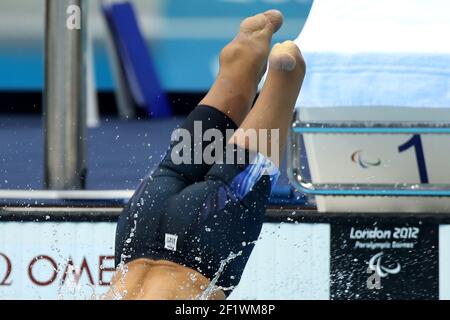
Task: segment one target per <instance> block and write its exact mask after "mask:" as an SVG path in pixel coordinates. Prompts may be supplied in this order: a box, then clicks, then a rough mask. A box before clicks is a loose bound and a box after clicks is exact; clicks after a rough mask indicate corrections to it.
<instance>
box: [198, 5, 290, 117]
mask: <svg viewBox="0 0 450 320" xmlns="http://www.w3.org/2000/svg"><path fill="white" fill-rule="evenodd" d="M282 24H283V15H282V14H281V12H279V11H277V10H269V11H266V12H264V13H260V14H258V15H256V16H253V17H249V18H247V19H245V20H244V21H242V23H241V26H240V30H239V33H238V34H237V36H236V37H235V38H234V39H233V40H232V41H231V42H230V43H229V44H228V45H226V46H225V47H224V48H223V50H222V51H221V53H220V69H219V74H218V76H217V79H216V81H215V82H214V84H213V86H212V87H211V90H210V91H209V92H208V94H207V95H206V97H205V98H204V99H203V100H202V101H201V102H200V104H207V105H210V106H213V107H215V108H217V109H219V110H220V111H222V112H224V113H226V114H228V116H230V117H231V119H232V120H234V121H235V122H236V124H237V125H239V124H240V123H241V122H242V120H243V119H244V118H245V116H246V115H247V113H248V111H249V110H250V108H251V106H252V103H253V101H254V99H255V96H256V91H257V86H258V83H259V82H260V81H261V78H262V76H263V75H264V72H265V70H266V65H267V59H268V56H269V51H270V44H271V41H272V36H273V34H274V33H275V32H277V31H278V30H279V29H280V27H281V25H282Z"/></svg>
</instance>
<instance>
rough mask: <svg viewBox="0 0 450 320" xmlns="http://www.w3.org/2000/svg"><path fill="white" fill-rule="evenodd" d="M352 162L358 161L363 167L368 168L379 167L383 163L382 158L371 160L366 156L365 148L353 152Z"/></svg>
mask: <svg viewBox="0 0 450 320" xmlns="http://www.w3.org/2000/svg"><path fill="white" fill-rule="evenodd" d="M351 159H352V162H354V163H356V164H357V165H359V166H360V167H361V168H363V169H368V168H370V167H378V166H380V165H381V159H377V160H369V159H366V158H365V157H364V154H363V150H358V151H355V152H353V153H352V156H351Z"/></svg>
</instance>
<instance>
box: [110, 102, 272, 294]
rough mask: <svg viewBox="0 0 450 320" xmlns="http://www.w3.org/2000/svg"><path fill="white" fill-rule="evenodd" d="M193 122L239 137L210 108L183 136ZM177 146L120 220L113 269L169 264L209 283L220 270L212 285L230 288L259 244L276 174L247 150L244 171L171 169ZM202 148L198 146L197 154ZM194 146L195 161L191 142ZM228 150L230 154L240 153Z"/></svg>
mask: <svg viewBox="0 0 450 320" xmlns="http://www.w3.org/2000/svg"><path fill="white" fill-rule="evenodd" d="M195 121H201V123H202V131H203V132H205V131H206V130H208V129H211V128H215V129H218V130H220V132H222V133H223V136H224V137H225V136H226V135H225V131H226V130H227V129H236V125H235V124H234V122H233V121H232V120H231V119H230V118H229V117H227V116H226V115H225V114H223V113H221V112H220V111H218V110H217V109H215V108H212V107H208V106H198V107H196V108H195V110H194V111H193V112H192V113H191V114H190V115H189V116H188V118H187V119H186V120H185V121H184V123H183V125H182V126H181V128H183V129H186V130H188V131H189V132H191V133H192V134H193V133H194V122H195ZM174 145H175V143H173V144H172V145H171V147H170V148H169V151H168V153H167V154H166V156H165V157H164V159H163V160H162V162H161V163H160V164H159V166H158V167H157V169H156V170H155V171H154V172H153V173H151V174H150V175H149V176H147V177H146V178H145V179H144V180H143V182H142V183H141V184H140V186H139V187H138V189H137V190H136V192H135V193H134V195H133V197H132V198H131V199H130V201H129V202H128V204H127V206H126V208H125V209H124V211H123V213H122V215H121V216H120V218H119V222H118V225H117V234H116V247H115V260H116V265H118V264H119V263H121V262H122V263H127V262H130V261H132V260H135V259H139V258H149V259H153V260H168V261H172V262H175V263H178V264H181V265H184V266H187V267H190V268H192V269H195V270H197V271H199V272H200V273H201V274H203V275H204V276H206V277H207V278H209V279H213V278H214V277H215V276H216V274H217V272H218V271H219V268H220V267H221V264H222V267H223V272H221V274H220V276H219V278H218V282H217V285H218V286H220V287H222V288H230V287H234V286H236V285H237V284H238V283H239V281H240V278H241V275H242V273H243V271H244V268H245V265H246V263H247V261H248V259H249V256H250V253H251V252H252V249H253V247H254V242H255V241H256V240H257V239H258V237H259V234H260V231H261V227H262V224H263V220H264V214H265V210H266V207H267V204H268V199H269V196H270V193H271V189H272V186H273V185H274V184H275V182H276V179H277V178H278V176H279V173H278V170H277V169H275V171H274V166H273V164H272V162H271V161H270V160H268V159H267V158H265V157H264V156H262V155H261V154H259V153H257V154H253V155H250V153H249V152H248V151H246V150H245V151H244V153H245V157H246V159H245V162H243V163H242V164H231V163H227V164H223V163H213V164H206V163H204V162H202V163H200V164H174V163H173V161H172V159H171V151H172V149H173V148H174ZM207 145H208V143H207V142H203V143H202V148H201V149H200V151H201V152H202V151H204V149H205V147H206V146H207ZM191 146H192V148H191V149H192V159H193V158H194V156H195V155H194V149H195V148H194V147H195V146H194V142H193V141H192V145H191ZM226 146H227V145H226V144H225V147H226ZM228 147H230V145H228ZM231 147H232V148H233V151H234V152H235V154H239V152H240V151H242V150H241V149H239V148H238V147H236V146H234V145H232V146H231ZM234 162H238V161H234ZM268 169H270V170H268ZM268 172H271V174H268ZM236 255H237V256H236ZM227 260H229V261H227ZM229 292H230V290H228V291H226V293H227V294H228V293H229Z"/></svg>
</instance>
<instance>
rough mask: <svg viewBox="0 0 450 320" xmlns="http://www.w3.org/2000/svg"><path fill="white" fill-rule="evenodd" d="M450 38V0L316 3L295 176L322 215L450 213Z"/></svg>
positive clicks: (307, 44) (305, 41)
mask: <svg viewBox="0 0 450 320" xmlns="http://www.w3.org/2000/svg"><path fill="white" fill-rule="evenodd" d="M448 34H450V2H449V1H447V0H396V1H391V0H377V1H373V0H315V1H314V4H313V7H312V9H311V13H310V15H309V18H308V20H307V22H306V25H305V27H304V28H303V30H302V32H301V34H300V36H299V37H298V39H297V40H296V43H297V44H298V46H299V47H300V48H301V50H302V52H303V55H304V57H305V60H306V63H307V73H306V78H305V81H304V84H303V88H302V92H301V94H300V97H299V100H298V101H297V106H296V115H295V120H294V123H293V128H292V130H291V136H290V138H291V143H292V148H289V149H290V150H289V151H288V157H289V165H290V168H289V169H288V170H289V175H290V178H291V182H292V183H293V184H294V186H295V187H296V188H297V189H298V190H299V191H300V192H304V193H307V194H311V195H315V196H316V202H317V206H318V210H319V211H322V212H323V211H354V212H444V211H446V212H450V41H448V40H446V37H447V35H448ZM303 147H304V148H305V150H304V151H306V155H307V159H308V166H307V165H306V162H305V161H304V160H305V159H304V157H303V156H302V155H304V154H305V152H304V151H303V152H302V150H301V149H302V148H303ZM305 167H309V172H310V179H309V178H308V179H307V178H306V177H305V176H304V172H305V170H304V168H305Z"/></svg>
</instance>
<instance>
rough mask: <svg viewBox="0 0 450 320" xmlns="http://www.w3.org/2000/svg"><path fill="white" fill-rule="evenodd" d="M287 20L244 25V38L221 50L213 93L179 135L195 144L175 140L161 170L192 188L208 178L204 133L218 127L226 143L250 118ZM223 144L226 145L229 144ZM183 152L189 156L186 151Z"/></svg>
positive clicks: (256, 19)
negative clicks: (230, 132) (272, 49)
mask: <svg viewBox="0 0 450 320" xmlns="http://www.w3.org/2000/svg"><path fill="white" fill-rule="evenodd" d="M282 22H283V16H282V14H281V13H280V12H279V11H277V10H270V11H267V12H265V13H261V14H258V15H256V16H253V17H250V18H247V19H245V20H244V21H243V22H242V23H241V28H240V32H239V33H238V35H237V36H236V37H235V39H234V40H233V41H231V42H230V43H229V44H228V45H227V46H226V47H225V48H224V49H223V50H222V52H221V55H220V64H221V66H220V71H219V74H218V76H217V79H216V81H215V83H214V84H213V86H212V87H211V90H210V91H209V92H208V94H207V95H206V96H205V98H204V99H203V100H202V101H201V102H200V105H199V106H197V107H196V108H195V109H194V110H193V111H192V112H191V113H190V114H189V116H188V117H187V118H186V119H185V120H184V122H183V123H182V125H181V127H180V128H179V129H181V130H180V131H179V132H181V133H184V134H185V133H186V132H187V133H188V134H187V136H189V137H190V141H187V145H185V142H186V140H184V141H182V142H183V144H180V141H181V140H183V139H182V137H179V138H174V139H173V140H174V141H173V143H172V146H171V148H170V149H169V152H168V154H167V155H166V157H165V158H164V159H163V161H162V162H161V164H160V168H163V169H167V170H170V171H172V172H175V173H176V174H178V175H179V176H180V177H181V178H183V179H185V181H186V184H192V183H196V182H199V181H203V180H204V177H205V175H206V173H207V172H208V171H209V170H210V169H211V167H212V165H213V163H206V162H205V159H204V157H203V153H204V150H205V148H206V147H207V146H208V145H209V142H208V141H204V139H203V136H204V133H205V132H206V131H208V130H209V129H217V130H219V131H220V133H221V134H222V136H223V138H224V139H225V137H226V130H227V129H232V130H236V129H237V127H238V126H239V125H240V123H241V122H242V120H243V119H244V118H245V116H246V115H247V113H248V111H249V110H250V108H251V105H252V103H253V101H254V99H255V96H256V90H257V86H258V83H259V81H260V80H261V77H262V75H263V74H264V72H265V70H266V65H267V58H268V56H269V49H270V43H271V40H272V35H273V33H274V32H276V31H277V30H278V29H279V28H280V27H281V24H282ZM196 128H199V129H198V130H196ZM180 136H183V134H180ZM196 140H197V141H196ZM217 142H219V143H221V144H222V145H223V146H224V147H225V146H226V141H217ZM183 147H187V148H183ZM182 148H183V152H180V151H179V150H180V149H182ZM185 150H190V151H185ZM186 152H190V156H189V157H187V158H184V157H182V156H181V155H183V156H185V155H186ZM185 159H186V161H185ZM177 160H178V161H177ZM181 161H182V162H181Z"/></svg>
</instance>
